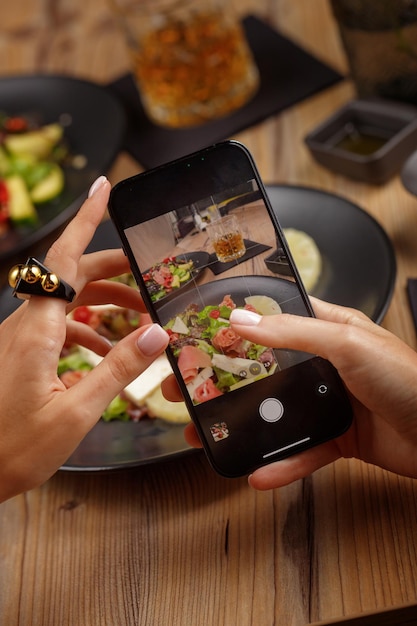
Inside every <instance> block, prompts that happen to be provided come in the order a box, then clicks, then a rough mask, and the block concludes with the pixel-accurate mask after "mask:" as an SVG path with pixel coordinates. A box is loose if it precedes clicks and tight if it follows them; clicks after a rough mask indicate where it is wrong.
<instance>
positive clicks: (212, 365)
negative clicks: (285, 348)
mask: <svg viewBox="0 0 417 626" xmlns="http://www.w3.org/2000/svg"><path fill="white" fill-rule="evenodd" d="M234 308H236V304H235V303H234V301H233V299H232V298H231V296H230V295H225V296H224V298H223V300H222V302H220V303H219V304H218V305H207V306H205V307H204V308H203V309H201V310H199V308H198V306H197V305H195V304H190V305H189V306H188V307H187V308H186V309H185V311H183V312H182V313H179V314H178V315H177V316H175V317H174V318H172V319H170V320H169V322H168V323H167V324H166V325H165V326H164V328H165V329H166V330H167V332H168V333H169V335H170V346H171V348H172V350H173V352H174V355H175V357H176V358H177V359H178V367H179V369H180V371H181V375H182V377H183V379H184V382H185V384H186V386H187V390H188V392H189V394H190V397H191V398H192V401H193V403H194V404H199V403H200V402H206V401H207V400H211V399H212V398H216V397H218V396H221V395H223V394H224V393H227V392H229V391H233V390H235V389H238V388H239V387H242V386H243V385H247V384H248V383H252V382H254V381H256V380H259V379H260V378H263V377H265V376H270V375H271V374H273V373H274V371H275V370H276V368H277V361H276V357H275V354H274V351H273V349H272V348H268V347H265V346H261V345H259V344H255V343H252V342H250V341H248V340H246V339H243V338H242V337H240V336H239V335H237V334H236V333H235V331H234V330H233V329H232V328H231V327H230V323H229V317H230V313H231V312H232V310H233V309H234ZM242 308H245V309H249V310H252V311H255V312H257V313H260V314H261V315H264V314H270V313H279V312H281V309H280V307H279V305H278V304H277V303H276V302H275V301H274V300H273V299H272V298H269V297H267V296H263V295H261V296H250V297H248V298H245V305H244V307H242Z"/></svg>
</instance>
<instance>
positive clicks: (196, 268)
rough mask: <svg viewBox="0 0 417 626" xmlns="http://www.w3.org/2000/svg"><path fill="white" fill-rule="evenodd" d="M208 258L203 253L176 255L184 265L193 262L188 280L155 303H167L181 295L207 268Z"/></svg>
mask: <svg viewBox="0 0 417 626" xmlns="http://www.w3.org/2000/svg"><path fill="white" fill-rule="evenodd" d="M209 257H210V255H209V253H208V252H203V251H201V252H187V254H178V255H177V257H176V258H177V260H178V261H181V260H183V261H184V263H186V262H187V261H192V262H193V270H192V271H191V272H190V274H191V275H190V278H189V280H187V281H185V282H184V283H182V284H181V286H180V287H178V288H177V289H174V290H173V291H171V292H170V293H168V294H167V295H166V296H164V297H163V298H160V299H159V300H157V303H158V304H160V303H161V302H167V301H168V300H172V298H176V297H177V295H178V294H179V293H182V292H183V291H184V290H186V289H188V288H189V287H190V285H192V284H193V283H194V281H195V280H196V278H197V277H198V276H200V275H201V273H202V272H203V271H204V270H205V269H206V268H207V264H208V262H209ZM147 272H149V269H148V270H146V271H145V272H144V274H147Z"/></svg>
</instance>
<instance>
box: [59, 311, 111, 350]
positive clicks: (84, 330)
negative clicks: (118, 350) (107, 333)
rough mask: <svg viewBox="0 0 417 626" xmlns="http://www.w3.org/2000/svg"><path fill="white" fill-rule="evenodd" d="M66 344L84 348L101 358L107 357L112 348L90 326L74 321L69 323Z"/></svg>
mask: <svg viewBox="0 0 417 626" xmlns="http://www.w3.org/2000/svg"><path fill="white" fill-rule="evenodd" d="M66 343H67V344H70V345H71V344H77V345H79V346H84V347H85V348H88V349H89V350H92V351H93V352H95V353H96V354H99V355H100V356H105V355H106V354H107V353H108V352H109V351H110V350H111V348H112V344H111V343H110V342H109V340H108V339H106V338H105V337H103V336H102V335H99V334H98V333H97V332H96V331H95V330H93V329H92V328H91V327H90V326H88V324H83V323H81V322H75V321H74V320H68V321H67V337H66Z"/></svg>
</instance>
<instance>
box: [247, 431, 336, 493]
mask: <svg viewBox="0 0 417 626" xmlns="http://www.w3.org/2000/svg"><path fill="white" fill-rule="evenodd" d="M339 457H340V452H339V449H338V447H337V444H336V443H335V441H329V442H327V443H324V444H322V445H320V446H317V447H315V448H311V449H310V450H306V451H305V452H302V453H300V454H295V455H294V456H291V457H289V458H288V459H284V460H282V461H277V462H275V463H271V464H270V465H265V466H264V467H261V468H259V469H257V470H255V471H254V472H253V474H251V476H249V479H248V481H249V484H250V486H251V487H253V488H254V489H258V490H261V491H263V490H267V489H275V488H277V487H284V486H285V485H289V484H290V483H292V482H294V481H296V480H299V479H300V478H305V477H306V476H310V474H312V473H313V472H315V471H316V470H318V469H320V468H321V467H324V466H325V465H329V463H333V462H334V461H336V459H338V458H339Z"/></svg>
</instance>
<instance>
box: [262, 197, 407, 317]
mask: <svg viewBox="0 0 417 626" xmlns="http://www.w3.org/2000/svg"><path fill="white" fill-rule="evenodd" d="M267 192H268V196H269V199H270V201H271V203H272V205H273V207H274V210H275V212H276V215H277V217H278V220H279V222H280V224H281V226H282V227H283V228H296V229H298V230H302V231H304V232H306V233H307V234H309V235H310V236H311V237H312V238H313V239H314V241H315V242H316V244H317V246H318V248H319V250H320V253H321V255H322V260H323V271H322V273H321V276H320V278H319V280H318V282H317V284H316V286H315V288H314V290H313V292H312V293H311V295H313V296H316V297H318V298H321V299H322V300H327V301H328V302H333V303H335V304H341V305H344V306H350V307H354V308H356V309H359V310H360V311H362V312H363V313H365V314H366V315H368V317H370V318H371V319H372V320H374V321H375V322H378V323H379V322H381V321H382V319H383V317H384V315H385V313H386V311H387V309H388V305H389V303H390V301H391V297H392V294H393V290H394V285H395V277H396V262H395V253H394V250H393V247H392V244H391V241H390V240H389V238H388V236H387V234H386V233H385V231H384V230H383V228H382V227H381V226H380V225H379V224H378V222H376V221H375V220H374V219H373V217H371V216H370V215H369V214H368V213H366V212H365V211H364V210H362V209H361V208H359V207H358V206H357V205H356V204H353V203H352V202H349V201H348V200H345V199H344V198H341V197H339V196H335V195H333V194H330V193H325V192H323V191H318V190H315V189H310V188H307V187H291V186H288V187H287V186H281V185H277V186H274V185H271V186H268V187H267Z"/></svg>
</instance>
